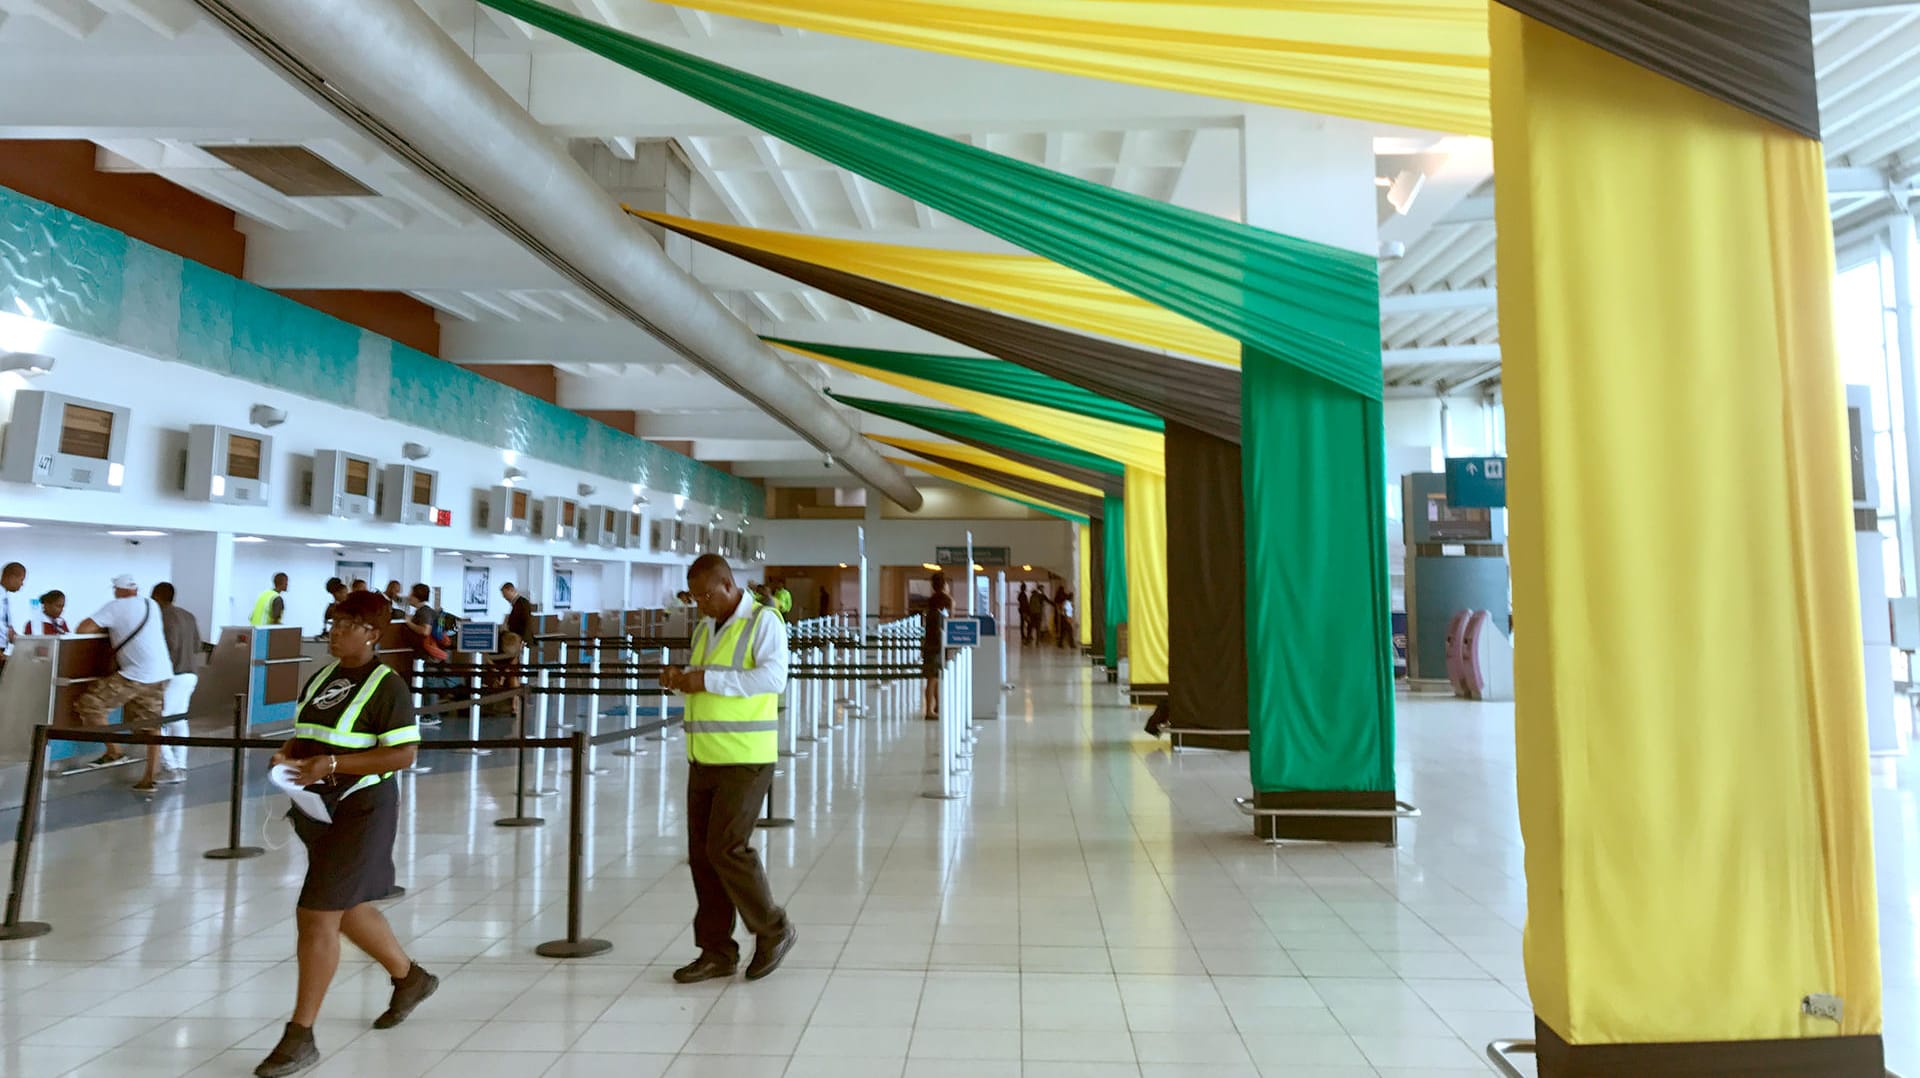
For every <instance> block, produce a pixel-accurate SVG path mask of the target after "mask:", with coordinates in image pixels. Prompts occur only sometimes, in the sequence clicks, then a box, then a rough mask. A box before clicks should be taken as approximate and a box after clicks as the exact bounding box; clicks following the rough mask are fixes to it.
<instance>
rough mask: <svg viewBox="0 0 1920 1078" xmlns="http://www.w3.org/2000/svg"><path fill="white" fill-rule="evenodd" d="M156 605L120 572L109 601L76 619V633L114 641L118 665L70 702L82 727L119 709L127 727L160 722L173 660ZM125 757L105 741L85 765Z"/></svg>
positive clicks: (100, 722)
mask: <svg viewBox="0 0 1920 1078" xmlns="http://www.w3.org/2000/svg"><path fill="white" fill-rule="evenodd" d="M163 625H164V619H163V618H162V616H161V613H160V604H159V603H156V602H154V601H153V600H152V599H142V598H140V585H139V582H138V581H136V580H134V579H133V577H132V576H130V575H128V574H126V573H122V574H120V575H119V576H116V577H114V578H113V601H112V602H110V603H108V604H107V605H105V606H103V607H101V608H100V609H99V610H97V611H95V612H94V615H93V616H92V617H90V618H88V619H87V620H85V621H83V622H81V623H80V627H79V628H78V629H76V630H75V631H76V632H79V633H82V634H87V633H106V634H107V638H108V640H110V641H111V642H112V643H113V658H114V661H115V663H116V664H117V665H118V666H119V669H117V670H115V671H114V672H113V673H111V674H109V675H107V676H106V677H104V678H101V679H100V680H98V681H96V682H94V683H93V684H91V685H88V686H87V690H86V691H85V692H83V693H81V694H80V696H79V698H78V699H76V700H74V702H73V716H74V718H76V719H79V720H80V722H81V723H82V724H83V725H86V726H105V725H107V713H108V712H110V711H112V710H113V709H114V708H120V709H121V721H123V722H125V723H126V724H127V725H129V726H151V725H154V724H156V723H158V722H159V721H160V718H161V704H162V702H163V701H164V700H165V698H166V697H165V694H166V688H167V681H168V680H169V679H170V678H172V677H173V659H172V657H171V656H169V655H168V654H167V637H166V630H165V629H164V628H163ZM126 758H127V754H126V750H124V749H122V748H121V747H120V746H118V745H108V746H107V751H106V752H105V753H103V754H101V756H100V758H99V759H97V760H94V761H93V762H92V763H91V764H89V765H88V766H91V767H105V766H106V765H108V764H117V763H119V762H120V761H122V760H125V759H126Z"/></svg>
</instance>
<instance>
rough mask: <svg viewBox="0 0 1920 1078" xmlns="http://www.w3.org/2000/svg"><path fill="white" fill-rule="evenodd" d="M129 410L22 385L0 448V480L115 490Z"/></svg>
mask: <svg viewBox="0 0 1920 1078" xmlns="http://www.w3.org/2000/svg"><path fill="white" fill-rule="evenodd" d="M131 418H132V413H131V412H129V411H128V410H127V409H125V408H122V407H119V406H117V405H112V404H104V403H101V402H99V401H90V400H82V399H81V398H78V397H69V396H67V395H66V394H63V393H49V392H47V391H45V390H39V389H23V390H21V391H19V392H18V393H16V394H14V398H13V419H12V422H10V423H8V424H7V435H6V441H5V443H4V445H3V446H0V478H5V479H8V480H10V481H12V482H15V483H32V484H34V485H36V486H42V487H64V488H68V489H72V490H109V491H112V490H119V489H120V485H121V483H122V482H123V481H124V480H125V479H126V471H127V468H126V457H127V435H128V427H129V424H130V423H131Z"/></svg>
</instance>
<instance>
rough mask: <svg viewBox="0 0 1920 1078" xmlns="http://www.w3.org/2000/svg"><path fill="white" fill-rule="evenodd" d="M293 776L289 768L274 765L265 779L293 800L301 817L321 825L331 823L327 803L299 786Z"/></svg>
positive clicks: (291, 769) (331, 819) (331, 817)
mask: <svg viewBox="0 0 1920 1078" xmlns="http://www.w3.org/2000/svg"><path fill="white" fill-rule="evenodd" d="M294 775H295V771H294V769H293V768H292V767H291V766H289V765H287V764H275V765H274V766H273V770H271V771H269V772H267V779H268V781H270V782H272V783H273V784H274V785H275V786H277V787H279V789H280V790H281V791H282V792H284V793H285V794H286V795H287V796H288V797H290V798H292V799H293V807H294V808H296V809H299V810H300V812H301V814H302V815H304V816H306V817H307V818H309V819H313V820H319V821H320V822H321V823H332V822H333V816H332V814H330V813H329V812H327V803H326V802H325V801H323V800H321V799H320V795H319V794H317V793H314V792H313V791H312V790H309V789H307V788H306V787H305V786H302V785H300V782H299V780H298V779H296V778H294Z"/></svg>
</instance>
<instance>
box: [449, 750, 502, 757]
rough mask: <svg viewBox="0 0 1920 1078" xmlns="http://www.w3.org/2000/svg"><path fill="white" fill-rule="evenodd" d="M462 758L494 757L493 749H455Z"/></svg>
mask: <svg viewBox="0 0 1920 1078" xmlns="http://www.w3.org/2000/svg"><path fill="white" fill-rule="evenodd" d="M453 751H455V752H457V753H459V754H460V755H462V756H492V755H493V750H492V749H455V750H453Z"/></svg>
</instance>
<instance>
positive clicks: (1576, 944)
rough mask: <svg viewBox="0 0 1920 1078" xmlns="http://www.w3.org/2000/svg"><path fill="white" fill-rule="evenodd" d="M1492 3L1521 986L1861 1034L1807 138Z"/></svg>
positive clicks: (1869, 887)
mask: <svg viewBox="0 0 1920 1078" xmlns="http://www.w3.org/2000/svg"><path fill="white" fill-rule="evenodd" d="M1493 29H1494V37H1493V42H1494V50H1493V56H1494V60H1493V71H1494V88H1495V95H1494V119H1495V127H1496V134H1495V138H1494V148H1495V155H1496V157H1495V164H1496V169H1497V171H1498V173H1499V176H1500V201H1499V207H1498V213H1499V226H1500V228H1499V232H1500V238H1499V259H1500V327H1501V338H1502V340H1501V344H1502V347H1503V349H1504V355H1505V375H1504V382H1505V384H1504V392H1505V394H1506V398H1507V402H1508V406H1507V414H1508V417H1509V431H1508V437H1509V439H1510V441H1511V447H1510V451H1511V453H1512V459H1511V461H1510V464H1509V469H1510V470H1509V472H1508V484H1509V497H1510V499H1511V506H1512V529H1511V530H1512V547H1511V551H1512V558H1513V573H1514V585H1513V592H1514V621H1515V624H1516V626H1517V629H1518V631H1519V633H1520V634H1521V636H1522V637H1523V639H1522V640H1521V641H1520V642H1519V644H1518V646H1517V648H1516V662H1517V665H1516V671H1515V672H1516V680H1517V691H1518V705H1517V708H1516V711H1517V719H1516V723H1517V741H1518V753H1519V757H1518V763H1519V793H1520V813H1521V824H1522V829H1523V831H1524V833H1525V837H1526V871H1527V885H1528V886H1527V893H1528V895H1529V903H1528V920H1527V933H1526V961H1527V983H1528V987H1529V988H1530V990H1531V992H1532V995H1533V1004H1534V1010H1535V1012H1536V1013H1537V1014H1538V1015H1539V1017H1540V1018H1541V1019H1542V1020H1543V1021H1544V1022H1545V1023H1546V1024H1547V1025H1548V1026H1549V1027H1551V1028H1552V1029H1553V1030H1554V1031H1555V1032H1556V1033H1558V1034H1559V1035H1560V1036H1561V1037H1562V1038H1564V1039H1565V1040H1566V1041H1568V1042H1569V1043H1571V1044H1575V1045H1581V1044H1609V1043H1664V1042H1695V1041H1733V1040H1776V1039H1792V1038H1806V1037H1827V1036H1834V1035H1836V1034H1849V1035H1858V1034H1871V1033H1874V1032H1877V1031H1878V1030H1879V1029H1880V1024H1881V1013H1880V1012H1881V995H1880V976H1879V960H1878V953H1879V952H1878V943H1877V925H1876V909H1875V899H1874V882H1873V849H1872V844H1871V834H1870V829H1869V823H1870V816H1869V803H1868V769H1867V746H1866V733H1865V731H1866V724H1865V699H1864V690H1863V688H1862V682H1861V678H1860V670H1861V662H1862V659H1861V643H1860V641H1861V633H1860V612H1859V600H1858V597H1857V596H1858V592H1857V590H1856V589H1857V584H1856V581H1855V578H1854V574H1855V566H1854V553H1853V536H1852V534H1851V511H1850V502H1849V498H1848V492H1849V491H1850V490H1851V482H1850V478H1849V471H1848V469H1849V450H1848V440H1847V434H1846V431H1845V429H1844V426H1845V424H1844V408H1843V398H1842V392H1841V383H1840V376H1839V371H1838V364H1837V361H1836V357H1835V346H1834V335H1833V327H1832V325H1831V318H1832V312H1833V308H1832V304H1831V298H1830V292H1831V287H1832V281H1833V247H1832V238H1831V234H1830V227H1831V226H1830V225H1829V222H1828V216H1827V201H1826V192H1825V175H1824V171H1823V162H1822V160H1821V150H1820V147H1819V145H1817V144H1815V143H1813V142H1810V141H1808V140H1807V139H1805V138H1803V137H1801V136H1800V135H1797V134H1794V133H1791V132H1789V131H1787V130H1785V129H1782V128H1779V127H1775V126H1773V125H1771V124H1769V123H1767V122H1765V121H1763V120H1760V119H1757V118H1755V117H1753V116H1751V115H1749V114H1747V113H1745V112H1742V111H1740V110H1738V109H1736V108H1734V107H1733V106H1730V105H1727V104H1724V103H1722V102H1719V101H1716V100H1713V99H1710V98H1708V97H1706V96H1705V95H1702V94H1700V93H1698V92H1696V91H1694V90H1691V89H1688V88H1686V87H1683V86H1682V85H1680V84H1679V83H1676V82H1674V81H1672V80H1669V79H1667V78H1664V77H1662V76H1660V75H1657V74H1654V73H1652V72H1649V71H1647V70H1645V69H1643V68H1640V67H1637V66H1635V65H1634V64H1632V63H1629V62H1627V61H1624V60H1621V59H1618V58H1616V57H1614V56H1612V55H1609V54H1607V53H1604V52H1602V51H1601V50H1599V49H1597V48H1594V47H1593V46H1591V45H1587V44H1584V43H1582V42H1579V41H1577V40H1575V39H1573V38H1571V37H1568V36H1567V35H1565V34H1562V33H1560V32H1558V31H1555V30H1552V29H1549V28H1548V27H1546V26H1544V25H1542V24H1540V23H1538V22H1535V21H1533V20H1531V19H1527V18H1525V17H1523V16H1520V15H1517V14H1514V13H1512V12H1509V11H1506V10H1505V9H1501V8H1498V7H1496V8H1495V9H1494V14H1493ZM1596 357H1605V361H1604V362H1596ZM1549 599H1551V601H1549ZM1812 992H1819V993H1831V994H1833V995H1837V996H1840V997H1842V998H1843V999H1844V1000H1845V1021H1844V1024H1835V1023H1832V1022H1828V1021H1823V1020H1819V1019H1814V1018H1810V1017H1805V1016H1803V1015H1801V1014H1800V1013H1799V1008H1798V1007H1797V1006H1796V1004H1797V1002H1798V1000H1799V999H1800V998H1801V997H1802V996H1804V995H1806V994H1808V993H1812Z"/></svg>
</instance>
